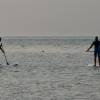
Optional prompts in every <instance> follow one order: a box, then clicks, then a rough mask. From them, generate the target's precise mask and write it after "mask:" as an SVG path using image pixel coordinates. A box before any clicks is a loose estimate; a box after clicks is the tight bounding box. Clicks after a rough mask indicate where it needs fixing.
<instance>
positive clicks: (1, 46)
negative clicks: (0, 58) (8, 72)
mask: <svg viewBox="0 0 100 100" xmlns="http://www.w3.org/2000/svg"><path fill="white" fill-rule="evenodd" d="M0 50H1V52H2V53H3V54H4V57H5V60H6V64H7V65H9V63H8V61H7V58H6V54H5V51H4V49H3V45H2V42H1V37H0Z"/></svg>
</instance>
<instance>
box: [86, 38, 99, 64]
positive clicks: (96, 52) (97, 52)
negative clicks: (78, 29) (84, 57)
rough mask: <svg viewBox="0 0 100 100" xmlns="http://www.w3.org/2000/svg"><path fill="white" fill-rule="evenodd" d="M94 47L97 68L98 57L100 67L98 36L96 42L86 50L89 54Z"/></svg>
mask: <svg viewBox="0 0 100 100" xmlns="http://www.w3.org/2000/svg"><path fill="white" fill-rule="evenodd" d="M93 46H94V66H96V59H97V57H98V62H99V66H100V41H99V40H98V36H96V37H95V40H94V41H93V43H92V44H91V46H90V47H89V48H88V49H87V50H86V51H87V52H89V50H90V49H91V48H92V47H93Z"/></svg>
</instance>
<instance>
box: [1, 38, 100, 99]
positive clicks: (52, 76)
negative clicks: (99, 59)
mask: <svg viewBox="0 0 100 100" xmlns="http://www.w3.org/2000/svg"><path fill="white" fill-rule="evenodd" d="M92 41H93V38H90V37H84V38H83V37H61V38H57V37H53V38H50V37H41V38H40V37H39V38H38V37H35V38H34V37H31V38H30V37H28V38H27V37H13V38H12V37H5V38H3V44H4V48H5V51H6V55H7V59H8V61H9V63H10V65H9V66H1V67H0V98H1V100H100V69H99V68H93V67H92V66H88V64H92V63H93V62H92V61H93V53H92V52H91V53H86V52H85V50H86V49H87V48H88V47H89V46H90V44H91V43H92ZM0 63H1V64H2V65H5V59H4V57H3V54H2V53H1V57H0ZM14 64H18V66H13V65H14Z"/></svg>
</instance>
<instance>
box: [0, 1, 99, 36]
mask: <svg viewBox="0 0 100 100" xmlns="http://www.w3.org/2000/svg"><path fill="white" fill-rule="evenodd" d="M99 10H100V0H0V32H1V33H0V34H1V35H4V36H5V35H7V36H9V35H17V36H19V35H22V36H25V35H26V36H75V35H79V36H80V35H82V36H85V35H100V11H99Z"/></svg>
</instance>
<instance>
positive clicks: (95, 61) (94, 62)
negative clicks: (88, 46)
mask: <svg viewBox="0 0 100 100" xmlns="http://www.w3.org/2000/svg"><path fill="white" fill-rule="evenodd" d="M96 58H97V57H96V56H94V66H96Z"/></svg>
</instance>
